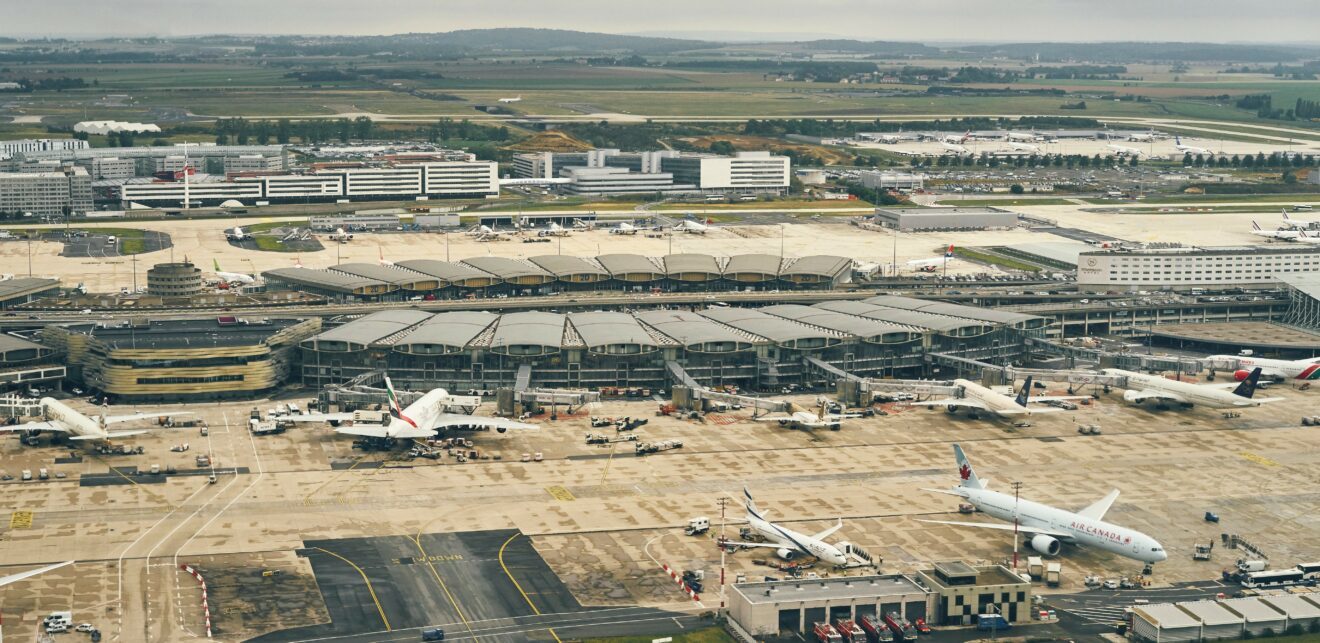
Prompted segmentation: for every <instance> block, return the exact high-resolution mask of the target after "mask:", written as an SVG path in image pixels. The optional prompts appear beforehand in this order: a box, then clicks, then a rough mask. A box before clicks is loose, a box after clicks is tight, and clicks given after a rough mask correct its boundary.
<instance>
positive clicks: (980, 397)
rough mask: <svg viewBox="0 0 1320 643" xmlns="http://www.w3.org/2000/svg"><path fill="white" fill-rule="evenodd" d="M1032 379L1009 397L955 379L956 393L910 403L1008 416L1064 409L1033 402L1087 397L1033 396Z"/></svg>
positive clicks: (950, 411) (972, 383)
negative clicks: (1035, 406)
mask: <svg viewBox="0 0 1320 643" xmlns="http://www.w3.org/2000/svg"><path fill="white" fill-rule="evenodd" d="M1031 382H1032V378H1031V377H1028V378H1027V380H1026V381H1025V382H1023V383H1022V390H1021V391H1018V394H1017V397H1009V396H1007V395H1004V394H1003V393H998V392H996V391H994V390H991V389H990V388H987V387H985V386H982V385H980V384H977V383H976V382H973V381H971V380H954V381H953V383H954V385H955V386H957V387H958V389H959V395H958V396H956V397H946V398H944V399H942V400H931V401H927V402H912V403H911V404H912V406H941V407H944V410H945V411H948V412H949V413H957V412H958V409H967V410H968V411H969V412H970V414H971V415H973V416H975V415H976V414H977V413H978V412H981V411H985V412H989V413H994V414H995V415H999V416H1010V415H1034V414H1036V413H1057V412H1059V411H1062V410H1063V409H1060V408H1056V407H1045V408H1035V409H1033V408H1031V406H1030V404H1031V403H1032V402H1061V401H1064V400H1080V399H1084V398H1087V397H1089V396H1087V395H1047V396H1043V397H1035V398H1033V397H1031Z"/></svg>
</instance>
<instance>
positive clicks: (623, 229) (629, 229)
mask: <svg viewBox="0 0 1320 643" xmlns="http://www.w3.org/2000/svg"><path fill="white" fill-rule="evenodd" d="M638 230H639V228H638V227H637V226H635V225H633V224H631V223H628V222H627V221H620V222H619V225H617V226H614V227H613V228H610V234H626V235H634V234H637V231H638Z"/></svg>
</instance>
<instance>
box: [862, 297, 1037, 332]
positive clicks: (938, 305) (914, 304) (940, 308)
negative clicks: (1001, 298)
mask: <svg viewBox="0 0 1320 643" xmlns="http://www.w3.org/2000/svg"><path fill="white" fill-rule="evenodd" d="M862 301H864V302H866V303H868V304H875V305H877V306H886V307H888V308H902V309H904V310H919V311H922V312H927V313H934V314H937V315H948V316H950V317H962V318H963V319H976V320H980V321H986V322H991V323H995V324H1006V325H1009V326H1019V327H1020V326H1028V325H1030V326H1036V325H1044V324H1043V323H1042V322H1043V321H1044V318H1043V317H1037V316H1035V315H1024V314H1022V313H1013V312H1008V311H1005V310H995V309H993V308H979V307H977V306H964V305H962V304H953V303H949V302H947V301H937V300H930V299H915V298H913V297H900V296H898V295H880V296H878V297H871V298H868V299H863V300H862Z"/></svg>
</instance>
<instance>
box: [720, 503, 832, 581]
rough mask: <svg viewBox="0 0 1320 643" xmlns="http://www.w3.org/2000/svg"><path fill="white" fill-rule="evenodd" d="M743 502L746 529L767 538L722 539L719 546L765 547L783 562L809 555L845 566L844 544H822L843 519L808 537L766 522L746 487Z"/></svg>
mask: <svg viewBox="0 0 1320 643" xmlns="http://www.w3.org/2000/svg"><path fill="white" fill-rule="evenodd" d="M743 499H744V500H743V504H744V505H745V506H746V508H747V526H748V527H750V528H751V530H752V532H754V533H755V534H756V535H758V536H760V537H762V538H764V539H766V541H767V542H763V543H751V542H737V541H730V540H725V541H722V542H721V543H720V545H721V546H735V547H766V548H770V549H774V550H775V555H777V556H779V557H780V558H782V559H784V560H793V559H794V558H797V557H798V556H810V557H812V558H818V559H820V560H822V561H825V562H827V563H832V564H834V565H837V566H843V565H846V564H848V557H847V556H846V555H844V553H843V552H844V550H846V549H847V546H846V543H840V544H838V545H831V544H829V543H827V542H825V539H826V538H829V537H830V536H831V535H833V534H834V532H836V531H838V530H839V529H840V528H842V527H843V519H839V522H837V523H835V525H834V526H833V527H830V528H829V529H826V530H825V531H822V532H820V533H818V534H814V535H810V536H808V535H806V534H800V533H798V532H796V531H793V530H792V529H789V528H787V527H783V526H780V525H776V524H775V523H773V522H770V521H769V520H766V518H765V516H766V514H764V513H762V512H761V511H760V510H758V509H757V508H756V502H755V501H753V500H752V493H751V492H750V491H748V490H747V488H746V487H743Z"/></svg>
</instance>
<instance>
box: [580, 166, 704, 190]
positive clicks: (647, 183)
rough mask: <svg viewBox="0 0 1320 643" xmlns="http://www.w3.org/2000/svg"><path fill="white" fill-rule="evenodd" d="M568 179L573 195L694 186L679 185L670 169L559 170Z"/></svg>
mask: <svg viewBox="0 0 1320 643" xmlns="http://www.w3.org/2000/svg"><path fill="white" fill-rule="evenodd" d="M559 176H560V178H565V179H568V181H569V182H568V183H567V184H566V185H565V186H564V191H565V192H567V193H569V194H577V195H595V196H608V195H618V194H654V193H656V192H692V191H695V190H696V187H695V186H693V185H684V184H675V183H674V175H673V174H671V173H669V172H648V173H642V172H633V171H631V170H629V169H628V168H623V167H566V168H564V169H563V170H560V172H559Z"/></svg>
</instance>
